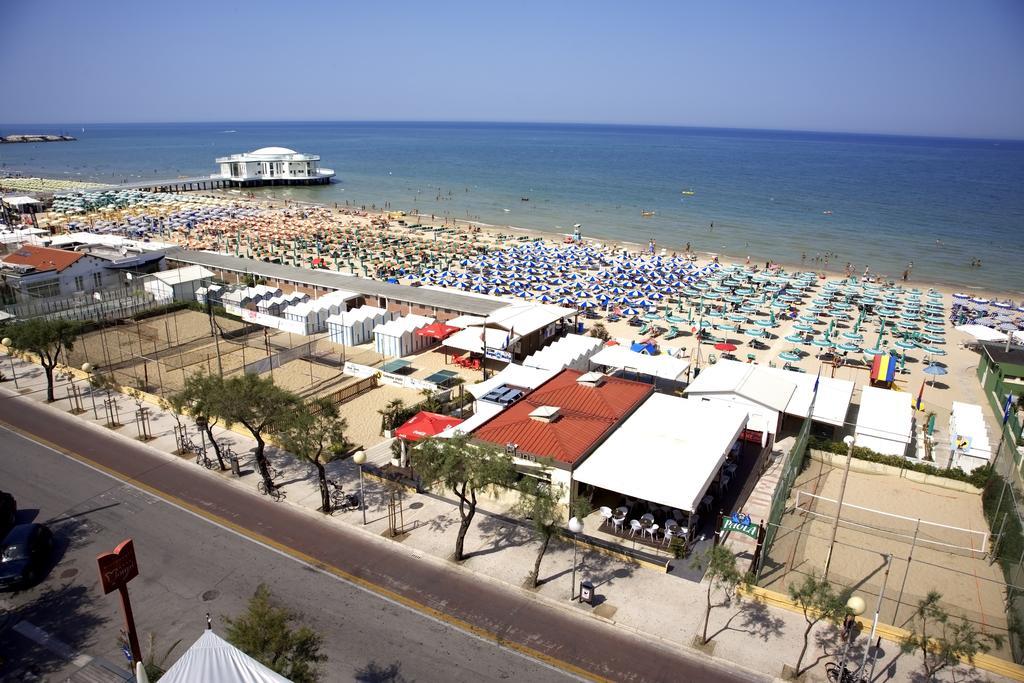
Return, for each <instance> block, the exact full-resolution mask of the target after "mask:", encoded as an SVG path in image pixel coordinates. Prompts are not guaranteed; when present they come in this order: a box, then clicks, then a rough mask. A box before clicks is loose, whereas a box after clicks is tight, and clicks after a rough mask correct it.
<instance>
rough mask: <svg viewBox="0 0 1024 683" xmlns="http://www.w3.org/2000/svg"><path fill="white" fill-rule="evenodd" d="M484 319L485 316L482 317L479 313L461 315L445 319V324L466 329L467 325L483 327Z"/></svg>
mask: <svg viewBox="0 0 1024 683" xmlns="http://www.w3.org/2000/svg"><path fill="white" fill-rule="evenodd" d="M484 321H485V318H481V317H480V316H478V315H460V316H456V317H454V318H452V319H451V320H448V321H445V325H448V326H450V327H458V328H459V329H466V328H467V327H482V326H483V324H484Z"/></svg>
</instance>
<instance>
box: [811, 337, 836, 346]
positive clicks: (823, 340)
mask: <svg viewBox="0 0 1024 683" xmlns="http://www.w3.org/2000/svg"><path fill="white" fill-rule="evenodd" d="M811 344H813V345H814V346H819V347H821V348H823V349H827V348H831V347H832V340H831V339H828V338H827V337H815V338H814V339H812V340H811Z"/></svg>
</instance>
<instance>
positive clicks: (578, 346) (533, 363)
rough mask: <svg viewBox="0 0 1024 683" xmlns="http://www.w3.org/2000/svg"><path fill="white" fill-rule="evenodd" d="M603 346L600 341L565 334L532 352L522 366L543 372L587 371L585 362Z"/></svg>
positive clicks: (578, 335) (593, 338)
mask: <svg viewBox="0 0 1024 683" xmlns="http://www.w3.org/2000/svg"><path fill="white" fill-rule="evenodd" d="M603 345H604V342H602V341H601V340H600V339H597V338H595V337H585V336H583V335H580V334H567V335H565V336H564V337H561V338H559V339H556V340H555V341H554V342H552V343H551V344H549V345H547V346H545V347H544V348H542V349H540V350H539V351H536V352H534V353H533V354H532V355H530V356H529V357H528V358H527V359H526V360H524V361H523V365H526V366H529V367H532V368H542V369H545V370H556V371H557V370H564V369H565V368H570V369H572V370H580V371H586V370H587V361H588V360H589V359H590V357H591V356H593V355H594V354H595V353H597V352H598V351H599V350H600V349H601V347H602V346H603Z"/></svg>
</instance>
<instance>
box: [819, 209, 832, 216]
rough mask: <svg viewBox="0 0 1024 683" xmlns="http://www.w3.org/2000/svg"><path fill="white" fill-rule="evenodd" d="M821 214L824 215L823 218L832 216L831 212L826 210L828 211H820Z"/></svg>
mask: <svg viewBox="0 0 1024 683" xmlns="http://www.w3.org/2000/svg"><path fill="white" fill-rule="evenodd" d="M821 213H822V215H824V216H831V215H832V211H831V210H828V211H822V212H821Z"/></svg>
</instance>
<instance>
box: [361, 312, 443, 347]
mask: <svg viewBox="0 0 1024 683" xmlns="http://www.w3.org/2000/svg"><path fill="white" fill-rule="evenodd" d="M432 322H434V319H433V318H428V317H427V316H424V315H407V316H404V317H402V318H395V319H394V320H389V321H388V322H385V323H381V324H379V325H377V326H376V327H374V328H373V345H374V349H375V350H376V351H377V353H379V354H380V355H382V356H384V357H385V358H401V357H403V356H411V355H412V354H414V353H417V352H419V351H422V350H423V349H425V348H427V347H428V346H430V345H431V344H432V343H433V340H432V339H430V338H429V337H424V336H422V335H418V334H416V330H420V329H423V328H424V327H426V326H427V325H429V324H431V323H432Z"/></svg>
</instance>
